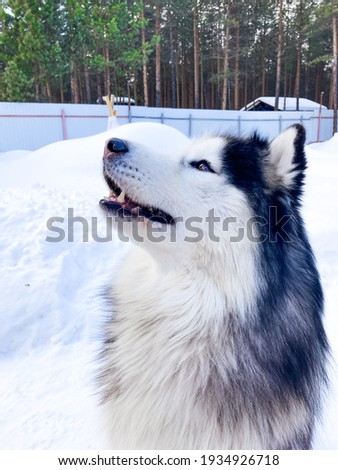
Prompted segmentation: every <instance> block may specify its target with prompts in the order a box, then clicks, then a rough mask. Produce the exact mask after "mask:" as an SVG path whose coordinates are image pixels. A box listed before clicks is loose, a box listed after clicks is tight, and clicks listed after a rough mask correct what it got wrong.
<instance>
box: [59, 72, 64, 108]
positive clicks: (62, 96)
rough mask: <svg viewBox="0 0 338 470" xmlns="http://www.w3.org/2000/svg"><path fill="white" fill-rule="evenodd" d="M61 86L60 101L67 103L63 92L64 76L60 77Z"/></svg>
mask: <svg viewBox="0 0 338 470" xmlns="http://www.w3.org/2000/svg"><path fill="white" fill-rule="evenodd" d="M59 86H60V101H61V103H64V102H65V95H64V91H63V76H62V75H61V76H60V81H59Z"/></svg>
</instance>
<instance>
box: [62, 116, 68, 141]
mask: <svg viewBox="0 0 338 470" xmlns="http://www.w3.org/2000/svg"><path fill="white" fill-rule="evenodd" d="M61 120H62V137H63V140H67V126H66V113H65V110H64V109H61Z"/></svg>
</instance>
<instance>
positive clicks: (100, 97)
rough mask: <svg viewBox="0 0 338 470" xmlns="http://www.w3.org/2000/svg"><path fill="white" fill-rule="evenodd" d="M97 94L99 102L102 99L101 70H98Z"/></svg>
mask: <svg viewBox="0 0 338 470" xmlns="http://www.w3.org/2000/svg"><path fill="white" fill-rule="evenodd" d="M96 94H97V99H98V100H99V103H101V101H102V95H103V93H102V83H101V74H100V72H96Z"/></svg>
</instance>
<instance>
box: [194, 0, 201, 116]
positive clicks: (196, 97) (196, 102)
mask: <svg viewBox="0 0 338 470" xmlns="http://www.w3.org/2000/svg"><path fill="white" fill-rule="evenodd" d="M197 8H198V2H197V0H196V3H195V8H194V107H195V109H198V108H199V107H200V99H199V98H200V97H199V92H200V91H199V43H198V42H199V37H198V10H197Z"/></svg>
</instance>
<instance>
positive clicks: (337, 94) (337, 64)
mask: <svg viewBox="0 0 338 470" xmlns="http://www.w3.org/2000/svg"><path fill="white" fill-rule="evenodd" d="M332 30H333V31H332V32H333V41H332V44H333V70H332V73H333V133H335V132H337V130H338V129H337V107H338V76H337V75H338V70H337V69H338V50H337V48H338V45H337V13H336V12H334V13H333V19H332Z"/></svg>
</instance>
